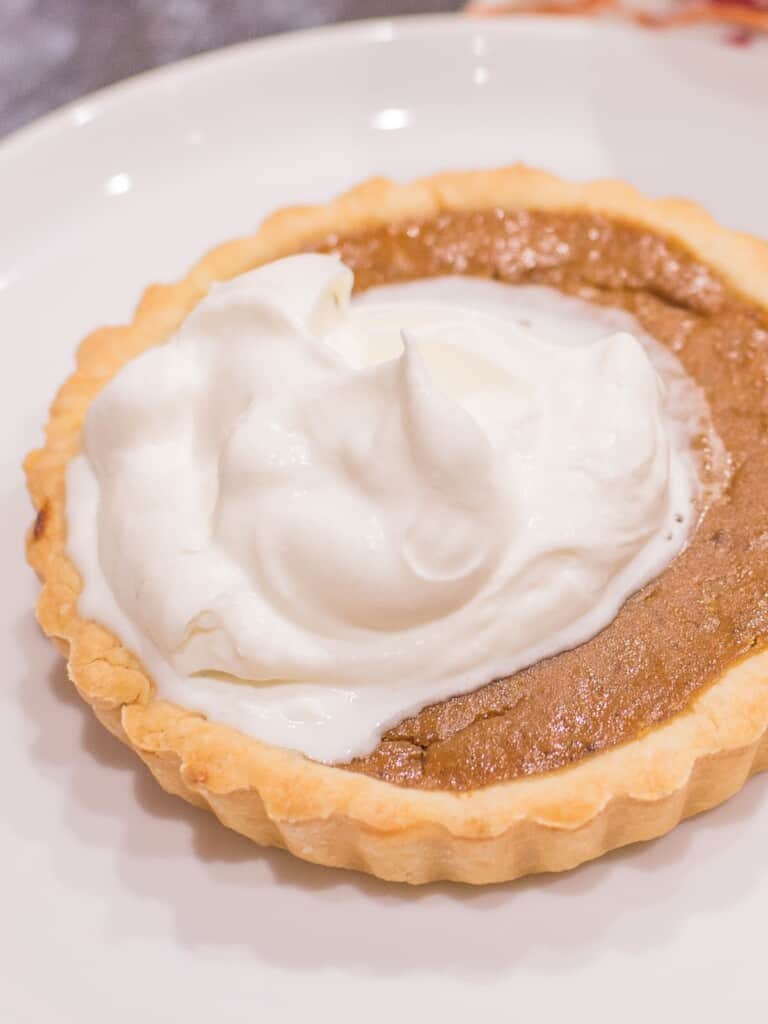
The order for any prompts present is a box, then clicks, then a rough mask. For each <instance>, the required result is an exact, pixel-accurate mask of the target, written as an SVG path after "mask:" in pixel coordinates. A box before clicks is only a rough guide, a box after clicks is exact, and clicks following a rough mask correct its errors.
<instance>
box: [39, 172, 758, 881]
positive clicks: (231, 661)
mask: <svg viewBox="0 0 768 1024" xmlns="http://www.w3.org/2000/svg"><path fill="white" fill-rule="evenodd" d="M353 291H354V295H353V296H352V298H351V299H350V293H352V292H353ZM26 469H27V476H28V482H29V489H30V492H31V495H32V499H33V501H34V504H35V507H36V509H37V517H36V519H35V522H34V526H33V528H32V530H31V531H30V534H29V537H28V547H27V550H28V556H29V560H30V562H31V564H32V565H33V566H34V568H35V569H36V570H37V572H38V573H39V575H40V577H41V578H42V580H43V590H42V594H41V597H40V601H39V605H38V616H39V620H40V623H41V625H42V627H43V629H44V630H45V632H46V633H47V634H48V635H50V636H51V637H53V638H54V639H55V640H56V642H57V643H58V644H59V646H60V647H61V648H62V650H63V651H64V652H65V653H66V655H67V657H68V665H69V673H70V676H71V678H72V680H73V682H74V683H75V685H76V687H77V689H78V691H79V692H80V694H81V695H82V697H83V698H84V699H85V700H86V701H87V702H88V704H90V706H91V707H92V708H93V711H94V712H95V714H96V716H97V717H98V718H99V720H100V721H101V722H102V723H103V724H104V725H105V726H106V727H107V728H108V729H109V730H110V731H111V732H113V733H114V734H115V735H116V736H118V737H119V738H120V739H121V740H123V741H124V742H125V743H127V744H128V745H129V746H130V747H131V748H132V749H133V750H134V751H135V752H136V753H137V754H138V755H139V757H140V758H141V759H142V760H143V761H144V762H145V763H146V764H147V765H148V767H149V768H150V770H151V771H152V773H153V774H154V775H155V777H156V778H157V780H158V781H159V782H160V784H161V785H162V786H163V788H164V789H166V790H167V791H169V792H171V793H176V794H178V795H179V796H181V797H183V798H184V799H186V800H188V801H189V802H191V803H193V804H196V805H198V806H202V807H207V808H210V809H211V810H212V811H213V812H214V813H215V814H216V816H217V817H218V818H219V819H220V821H222V822H223V823H224V824H225V825H227V826H229V827H230V828H233V829H235V830H236V831H238V832H240V833H242V834H244V835H246V836H248V837H250V838H251V839H253V840H255V841H256V842H257V843H260V844H264V845H275V846H282V847H285V848H287V849H289V850H290V851H291V852H292V853H294V854H296V855H297V856H299V857H302V858H304V859H306V860H310V861H314V862H317V863H321V864H327V865H334V866H340V867H348V868H356V869H359V870H362V871H367V872H370V873H372V874H374V875H377V876H379V877H381V878H385V879H392V880H400V881H408V882H428V881H432V880H437V879H453V880H460V881H465V882H472V883H487V882H498V881H503V880H507V879H513V878H516V877H518V876H520V875H523V874H526V873H529V872H536V871H554V870H561V869H565V868H569V867H572V866H574V865H576V864H579V863H581V862H583V861H585V860H588V859H590V858H593V857H597V856H599V855H601V854H602V853H604V852H606V851H608V850H610V849H613V848H615V847H618V846H621V845H623V844H626V843H631V842H635V841H638V840H643V839H649V838H652V837H654V836H658V835H661V834H662V833H664V832H666V831H668V830H669V829H671V828H672V827H673V826H674V825H675V824H677V823H678V822H679V821H680V820H681V818H683V817H685V816H687V815H691V814H695V813H697V812H699V811H702V810H704V809H706V808H709V807H712V806H714V805H715V804H717V803H719V802H721V801H722V800H724V799H726V798H727V797H728V796H730V795H731V794H733V793H734V792H736V791H737V790H738V789H739V788H740V787H741V786H742V784H743V783H744V781H745V780H746V778H747V777H748V776H749V775H750V774H751V773H752V772H754V771H758V770H760V769H763V768H766V767H768V740H766V738H765V737H766V728H767V726H768V652H766V650H765V643H766V637H767V636H768V247H766V246H765V245H764V244H763V243H761V242H758V241H756V240H755V239H751V238H748V237H746V236H743V235H738V234H736V233H734V232H732V231H728V230H726V229H724V228H722V227H719V226H717V225H716V224H715V223H714V222H713V221H712V220H711V219H710V218H709V216H708V215H707V214H705V213H704V212H703V211H702V210H700V209H698V208H697V207H695V206H693V205H691V204H689V203H687V202H683V201H678V200H661V201H659V200H650V199H647V198H644V197H642V196H641V195H639V194H638V193H637V192H635V191H634V190H633V189H631V188H630V187H629V186H627V185H624V184H620V183H617V182H595V183H592V184H588V185H575V184H569V183H566V182H563V181H560V180H558V179H555V178H553V177H550V176H548V175H545V174H543V173H540V172H537V171H533V170H530V169H528V168H524V167H512V168H508V169H503V170H499V171H494V172H478V173H463V174H445V175H438V176H436V177H433V178H429V179H426V180H423V181H418V182H415V183H413V184H410V185H403V186H401V185H396V184H393V183H391V182H388V181H383V180H374V181H370V182H367V183H365V184H363V185H361V186H359V187H358V188H356V189H354V190H352V191H351V192H349V193H347V194H346V195H343V196H341V197H340V198H339V199H337V200H335V201H334V202H332V203H330V204H328V205H326V206H319V207H308V208H292V209H287V210H283V211H280V212H278V213H277V214H275V215H274V216H272V217H271V218H270V219H269V220H268V221H266V222H265V224H264V225H263V226H262V227H261V228H260V229H259V231H257V233H256V234H255V235H253V236H252V237H249V238H244V239H239V240H236V241H234V242H230V243H227V244H225V245H223V246H221V247H220V248H218V249H216V250H214V251H213V252H211V253H210V254H209V255H208V256H206V257H205V258H204V259H203V260H202V261H201V262H200V263H198V264H197V265H196V266H195V267H194V268H193V269H192V270H191V271H190V273H189V274H188V275H187V277H186V278H184V280H183V281H181V282H180V283H178V284H176V285H170V286H157V285H156V286H153V287H151V288H150V289H149V290H148V291H147V293H146V294H145V296H144V298H143V300H142V302H141V303H140V305H139V308H138V310H137V312H136V316H135V318H134V320H133V322H132V323H131V324H130V325H128V326H126V327H117V328H104V329H101V330H98V331H96V332H95V333H94V334H92V335H90V336H89V337H88V338H86V339H85V341H84V342H83V344H82V345H81V347H80V350H79V353H78V362H77V369H76V372H75V373H74V374H73V376H72V377H71V378H70V379H69V380H68V381H67V382H66V383H65V384H64V386H63V387H62V389H61V391H60V392H59V394H58V396H57V398H56V400H55V402H54V404H53V407H52V411H51V418H50V422H49V425H48V430H47V435H46V443H45V445H44V447H43V448H42V449H40V450H39V451H36V452H33V453H32V454H31V455H30V456H29V457H28V459H27V462H26Z"/></svg>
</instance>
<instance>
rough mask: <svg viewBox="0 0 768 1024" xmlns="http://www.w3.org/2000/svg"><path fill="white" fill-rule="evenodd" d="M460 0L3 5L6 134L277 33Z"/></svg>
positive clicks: (21, 0)
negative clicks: (112, 88)
mask: <svg viewBox="0 0 768 1024" xmlns="http://www.w3.org/2000/svg"><path fill="white" fill-rule="evenodd" d="M461 6H462V3H461V0H0V135H4V134H6V133H8V132H10V131H13V130H14V129H15V128H19V127H21V126H22V125H24V124H26V123H28V122H29V121H32V120H34V119H35V118H36V117H40V116H41V115H42V114H45V113H47V112H48V111H49V110H53V109H54V108H55V107H58V106H61V104H62V103H67V102H68V101H70V100H74V99H77V97H78V96H82V95H84V94H85V93H89V92H92V91H93V90H94V89H99V88H101V87H102V86H105V85H109V84H110V83H111V82H116V81H118V80H119V79H121V78H126V77H128V76H129V75H135V74H137V73H138V72H140V71H146V70H147V69H148V68H153V67H157V66H158V65H160V64H167V63H170V62H171V61H175V60H180V59H181V58H182V57H187V56H189V55H190V54H194V53H201V52H202V51H204V50H211V49H214V48H216V47H218V46H226V45H228V44H230V43H236V42H240V41H242V40H246V39H255V38H257V37H259V36H265V35H269V34H271V33H274V32H287V31H291V30H292V29H303V28H312V27H314V26H317V25H327V24H330V23H332V22H337V21H347V20H350V19H355V18H376V17H389V16H394V15H400V14H419V13H429V12H439V11H453V10H457V9H458V8H459V7H461Z"/></svg>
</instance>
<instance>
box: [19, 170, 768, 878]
mask: <svg viewBox="0 0 768 1024" xmlns="http://www.w3.org/2000/svg"><path fill="white" fill-rule="evenodd" d="M491 207H503V208H505V209H512V210H513V209H520V208H527V209H540V210H561V211H572V212H578V211H589V212H594V213H601V214H606V215H609V216H613V217H617V218H620V219H623V220H628V221H630V222H632V223H634V224H637V225H640V226H645V227H647V228H650V229H653V230H656V231H658V232H660V233H662V234H664V235H665V236H667V237H672V238H674V239H676V240H677V241H679V242H680V243H682V244H683V245H684V246H685V247H686V248H687V249H689V250H691V251H692V252H693V254H695V255H696V256H697V257H699V258H701V259H702V260H704V261H705V262H707V263H708V264H709V265H710V266H712V267H714V268H716V269H717V270H718V271H719V272H720V273H721V274H722V275H723V277H724V278H725V279H727V280H728V281H729V282H730V283H731V284H732V285H733V286H734V287H735V288H736V289H737V290H738V291H740V292H741V293H742V294H744V295H746V296H748V297H749V298H751V299H752V300H753V301H755V302H757V303H759V304H761V305H764V306H766V307H768V245H766V244H764V243H762V242H760V241H758V240H757V239H754V238H750V237H748V236H746V235H740V234H737V233H736V232H733V231H729V230H727V229H725V228H723V227H720V226H718V225H717V224H716V223H715V222H714V221H713V220H712V219H711V218H710V216H709V215H708V214H707V213H706V212H704V211H703V210H702V209H700V208H699V207H697V206H695V205H693V204H691V203H689V202H687V201H683V200H678V199H662V200H652V199H648V198H646V197H644V196H642V195H640V194H639V193H638V192H637V191H635V190H634V189H633V188H631V187H630V186H628V185H626V184H623V183H621V182H615V181H598V182H592V183H589V184H573V183H568V182H565V181H561V180H559V179H557V178H554V177H552V176H550V175H547V174H544V173H542V172H539V171H535V170H532V169H530V168H527V167H523V166H514V167H509V168H503V169H500V170H496V171H479V172H462V173H448V174H440V175H437V176H434V177H431V178H427V179H424V180H421V181H416V182H414V183H412V184H407V185H399V184H395V183H393V182H390V181H387V180H383V179H374V180H371V181H368V182H365V183H363V184H362V185H359V186H358V187H357V188H354V189H352V190H351V191H349V192H347V193H345V194H344V195H342V196H340V197H339V198H338V199H336V200H334V201H333V202H331V203H328V204H327V205H323V206H315V207H293V208H289V209H284V210H281V211H279V212H278V213H276V214H274V215H273V216H271V217H270V218H269V219H268V220H267V221H265V223H264V224H263V225H262V226H261V228H260V229H259V230H258V231H257V232H256V234H254V235H252V236H250V237H247V238H243V239H238V240H235V241H232V242H228V243H226V244H224V245H222V246H219V247H218V248H216V249H214V250H213V251H212V252H210V253H209V254H208V255H207V256H205V257H204V258H203V259H202V260H201V261H200V262H199V263H198V264H197V265H196V266H194V267H193V268H192V270H191V271H190V273H189V274H188V275H187V276H186V277H185V278H184V279H183V280H182V281H180V282H179V283H177V284H173V285H154V286H152V287H150V288H149V289H148V291H147V292H146V293H145V295H144V297H143V298H142V300H141V302H140V304H139V306H138V309H137V311H136V315H135V318H134V320H133V322H132V323H131V324H130V325H128V326H123V327H105V328H102V329H100V330H97V331H95V332H94V333H93V334H91V335H89V336H88V337H87V338H86V339H85V340H84V341H83V343H82V344H81V346H80V348H79V351H78V354H77V369H76V371H75V372H74V373H73V375H72V376H71V377H70V378H69V379H68V380H67V381H66V383H65V384H64V385H63V387H62V388H61V390H60V391H59V393H58V395H57V396H56V399H55V401H54V403H53V406H52V408H51V415H50V420H49V423H48V427H47V431H46V440H45V445H44V447H42V448H41V449H39V450H37V451H34V452H32V453H31V454H30V455H29V456H28V457H27V459H26V462H25V469H26V473H27V481H28V486H29V490H30V494H31V496H32V500H33V502H34V505H35V508H36V509H37V510H38V511H37V519H36V520H35V523H34V526H33V527H32V529H31V530H30V532H29V535H28V539H27V554H28V558H29V561H30V564H31V565H32V566H33V567H34V568H35V569H36V571H37V572H38V574H39V576H40V577H41V579H42V581H43V588H42V592H41V595H40V599H39V602H38V606H37V615H38V619H39V621H40V624H41V626H42V628H43V630H44V631H45V632H46V633H47V634H48V635H49V636H51V637H53V638H54V639H55V640H56V641H57V643H58V644H59V646H60V647H61V648H62V650H64V651H65V652H66V653H67V654H68V668H69V675H70V678H71V679H72V681H73V682H74V684H75V686H76V687H77V689H78V691H79V693H80V695H81V696H82V697H83V699H84V700H85V701H86V702H87V703H88V704H90V706H91V707H92V708H93V710H94V712H95V714H96V716H97V717H98V718H99V719H100V721H101V722H102V723H103V724H104V725H105V726H106V727H107V728H108V729H110V731H111V732H113V733H114V734H115V735H117V736H118V737H119V738H120V739H121V740H123V741H124V742H125V743H127V744H128V745H129V746H130V747H131V748H132V749H133V750H134V751H135V752H136V753H137V754H138V755H139V757H140V758H141V759H142V760H143V761H144V762H145V763H146V764H147V765H148V767H149V768H150V770H151V771H152V773H153V774H154V775H155V777H156V778H157V780H158V781H159V783H160V785H161V786H163V788H164V789H166V790H168V791H169V792H172V793H176V794H177V795H179V796H181V797H183V798H184V799H185V800H188V801H189V802H191V803H193V804H196V805H198V806H203V807H208V808H210V810H212V811H213V813H214V814H215V815H216V816H217V817H218V818H219V820H220V821H222V822H223V823H224V824H225V825H227V826H228V827H230V828H232V829H234V830H235V831H237V832H240V833H242V834H243V835H246V836H248V837H250V838H251V839H253V840H254V841H255V842H257V843H260V844H264V845H274V846H281V847H285V848H287V849H288V850H290V851H291V852H292V853H294V854H295V855H296V856H298V857H301V858H303V859H305V860H309V861H314V862H317V863H320V864H327V865H333V866H337V867H345V868H354V869H358V870H361V871H366V872H369V873H371V874H373V875H377V876H378V877H380V878H384V879H390V880H398V881H406V882H411V883H421V882H429V881H435V880H439V879H451V880H457V881H463V882H470V883H474V884H483V883H489V882H499V881H504V880H509V879H513V878H517V877H519V876H521V875H524V874H528V873H531V872H537V871H558V870H563V869H566V868H570V867H573V866H575V865H576V864H579V863H581V862H583V861H586V860H589V859H591V858H593V857H598V856H600V855H601V854H603V853H605V852H606V851H608V850H611V849H614V848H615V847H618V846H623V845H624V844H626V843H632V842H636V841H638V840H644V839H650V838H653V837H655V836H659V835H661V834H663V833H664V832H667V831H668V830H669V829H671V828H673V827H674V826H675V825H676V824H677V823H678V822H679V821H680V820H681V818H684V817H686V816H688V815H691V814H696V813H698V812H699V811H702V810H705V809H707V808H709V807H713V806H714V805H716V804H718V803H720V802H721V801H722V800H725V799H726V798H727V797H729V796H731V795H732V794H733V793H735V792H736V791H737V790H739V789H740V788H741V787H742V785H743V784H744V782H745V780H746V779H747V778H748V777H749V775H750V774H751V773H753V772H756V771H760V770H762V769H765V768H768V739H767V738H766V737H767V736H768V652H763V653H760V654H756V655H754V656H752V657H750V658H748V659H747V660H744V661H741V662H740V663H739V664H737V665H734V666H733V667H732V668H731V669H730V670H729V671H728V672H727V673H726V674H725V675H724V676H722V677H721V678H720V679H719V680H718V681H717V682H715V683H714V684H713V685H712V686H710V687H708V688H707V689H706V690H705V691H703V692H702V693H701V694H700V695H699V696H698V697H697V699H696V700H695V701H694V702H693V703H692V704H691V706H690V707H689V708H688V710H687V711H686V712H685V713H683V714H681V715H678V716H677V717H676V718H674V719H672V720H670V721H668V722H666V723H664V724H662V725H660V726H658V727H657V728H655V729H653V730H651V731H650V732H648V733H647V734H646V735H644V736H642V737H640V738H638V739H636V740H634V741H632V742H631V743H627V744H624V745H623V746H620V747H617V748H615V749H613V750H609V751H606V752H604V753H601V754H599V755H596V756H594V757H592V758H590V759H587V760H584V761H581V762H579V763H577V764H575V765H573V766H571V767H568V768H565V769H562V770H560V771H557V772H551V773H548V774H542V775H537V776H532V777H527V778H522V779H516V780H513V781H510V782H504V783H500V784H497V785H493V786H488V787H485V788H483V789H478V790H473V791H470V792H460V793H456V792H440V791H438V792H436V791H424V790H410V789H405V788H401V787H398V786H395V785H392V784H390V783H386V782H382V781H380V780H377V779H373V778H369V777H367V776H364V775H360V774H356V773H354V772H350V771H345V770H342V769H338V768H333V767H328V766H325V765H322V764H318V763H316V762H313V761H310V760H308V759H307V758H305V757H303V756H302V755H301V754H298V753H295V752H292V751H289V750H284V749H280V748H276V747H272V746H269V745H267V744H265V743H262V742H259V741H258V740H255V739H251V738H249V737H247V736H244V735H242V734H241V733H239V732H237V731H236V730H234V729H231V728H229V727H227V726H223V725H218V724H216V723H212V722H209V721H207V720H206V719H205V718H204V717H203V716H201V715H199V714H197V713H192V712H189V711H186V710H184V709H183V708H180V707H177V706H174V705H171V704H168V703H167V702H165V701H161V700H158V699H157V698H156V697H155V695H154V693H153V685H152V683H151V681H150V679H149V678H148V677H147V675H146V674H145V672H144V671H143V669H142V667H141V665H140V663H139V662H138V661H137V659H136V658H135V657H134V656H133V655H132V654H131V653H130V651H128V650H127V649H126V648H125V647H123V645H122V644H121V642H120V640H119V639H118V638H117V637H115V636H114V635H112V634H111V633H109V632H108V631H107V630H105V629H104V628H102V627H101V626H99V625H97V624H96V623H94V622H90V621H85V620H83V619H81V618H80V616H79V615H78V612H77V598H78V594H79V593H80V590H81V580H80V576H79V574H78V571H77V568H76V567H75V566H74V565H73V564H72V562H71V561H70V560H69V558H68V557H67V555H66V551H65V546H66V520H65V473H66V466H67V463H68V461H69V459H70V458H71V457H72V456H73V455H75V454H76V453H77V451H78V449H79V445H80V433H81V428H82V423H83V419H84V416H85V412H86V409H87V407H88V404H89V402H90V401H91V399H92V398H93V397H94V396H95V395H96V394H97V393H98V391H99V390H100V389H101V388H102V387H103V386H104V385H105V383H106V382H107V381H108V380H109V379H110V378H111V377H112V376H113V375H114V374H115V373H116V372H117V371H118V370H119V369H120V367H121V366H123V365H124V364H125V363H126V362H127V361H128V360H129V359H131V358H132V357H133V356H135V355H137V354H138V353H139V352H141V351H143V350H144V349H146V348H147V347H149V346H150V345H155V344H158V343H160V342H162V341H163V340H164V339H166V338H167V337H168V336H169V335H170V334H171V333H172V332H173V330H174V329H175V328H176V327H177V326H178V324H179V323H180V322H181V321H182V320H183V319H184V317H185V316H186V315H187V314H188V313H189V311H190V310H191V309H192V308H193V307H194V306H195V304H196V303H197V302H199V301H200V299H201V298H202V297H203V296H204V295H205V294H206V292H207V290H208V289H209V287H210V286H211V284H212V283H213V282H215V281H220V280H224V279H227V278H231V277H233V276H235V275H237V274H240V273H243V272H244V271H246V270H248V269H251V268H252V267H255V266H257V265H259V264H261V263H264V262H267V261H269V260H272V259H275V258H278V257H279V256H282V255H286V254H288V253H290V252H294V251H296V250H298V249H301V248H304V247H306V246H308V245H312V244H314V243H317V242H319V241H320V240H321V239H323V238H325V237H326V236H327V235H328V234H330V233H335V234H340V235H343V234H349V233H352V232H356V231H360V230H365V229H370V228H374V227H377V226H381V225H383V224H387V223H391V222H395V221H399V220H403V219H407V218H414V219H425V218H429V217H432V216H435V215H437V214H439V213H440V212H441V211H456V210H477V209H488V208H491Z"/></svg>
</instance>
